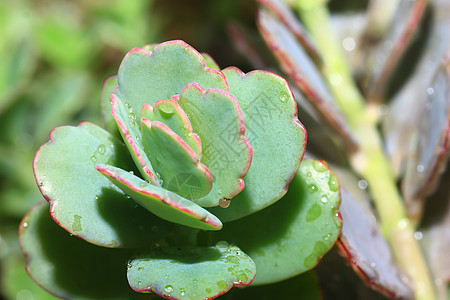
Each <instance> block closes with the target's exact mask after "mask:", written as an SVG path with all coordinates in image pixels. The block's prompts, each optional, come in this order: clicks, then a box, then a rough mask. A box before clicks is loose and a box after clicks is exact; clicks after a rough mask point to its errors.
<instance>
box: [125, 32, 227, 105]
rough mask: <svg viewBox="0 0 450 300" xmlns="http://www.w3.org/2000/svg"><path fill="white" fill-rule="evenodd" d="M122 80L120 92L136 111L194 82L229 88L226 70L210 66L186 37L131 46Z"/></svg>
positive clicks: (224, 88) (206, 86)
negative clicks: (151, 46) (148, 46)
mask: <svg viewBox="0 0 450 300" xmlns="http://www.w3.org/2000/svg"><path fill="white" fill-rule="evenodd" d="M118 81H119V89H118V90H117V94H118V95H119V96H120V98H121V99H122V100H123V101H125V102H128V103H129V105H130V107H131V109H133V110H134V111H140V110H141V108H142V106H143V105H144V104H145V103H148V104H150V105H153V104H154V103H155V102H156V101H158V100H161V99H170V98H171V97H172V96H173V95H177V94H179V93H180V92H181V90H182V89H183V88H184V87H185V86H186V85H187V84H189V83H191V82H197V83H198V84H199V85H200V86H201V87H202V88H204V89H209V88H218V89H221V90H224V91H228V86H227V82H226V80H225V78H224V76H223V74H222V73H221V72H220V71H218V70H215V69H210V68H208V67H207V66H206V62H205V60H204V59H203V57H202V56H201V54H200V53H198V52H197V51H196V50H195V49H194V48H192V47H191V46H189V45H188V44H186V43H185V42H183V41H169V42H165V43H162V44H159V45H158V46H156V47H155V48H154V49H153V51H147V50H144V49H137V48H136V49H133V50H131V51H130V52H128V54H127V55H126V56H125V58H124V60H123V61H122V64H121V65H120V68H119V73H118Z"/></svg>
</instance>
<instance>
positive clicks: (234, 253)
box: [128, 242, 256, 299]
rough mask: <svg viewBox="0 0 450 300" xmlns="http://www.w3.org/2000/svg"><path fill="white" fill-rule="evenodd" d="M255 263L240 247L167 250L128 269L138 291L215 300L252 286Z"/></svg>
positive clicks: (145, 256)
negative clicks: (238, 287)
mask: <svg viewBox="0 0 450 300" xmlns="http://www.w3.org/2000/svg"><path fill="white" fill-rule="evenodd" d="M255 272H256V268H255V264H254V262H253V261H252V259H251V258H250V257H249V256H248V255H247V254H245V253H244V252H242V251H241V250H240V249H239V248H238V247H236V246H232V245H229V244H228V243H226V242H218V243H217V245H216V246H215V247H202V248H185V249H180V248H178V249H172V248H170V249H163V250H160V251H158V252H156V251H154V252H152V253H150V254H148V255H143V256H141V257H139V258H136V259H134V260H132V261H131V263H130V264H129V266H128V282H129V283H130V286H131V287H132V288H133V289H134V290H135V291H137V292H154V293H156V294H158V295H160V296H162V297H164V298H168V299H213V298H215V297H217V296H220V295H222V294H224V293H226V292H227V291H228V290H230V289H231V288H232V287H233V286H246V285H249V284H250V283H251V282H252V281H253V278H254V277H255Z"/></svg>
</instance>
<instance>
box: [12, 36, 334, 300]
mask: <svg viewBox="0 0 450 300" xmlns="http://www.w3.org/2000/svg"><path fill="white" fill-rule="evenodd" d="M101 100H102V113H103V120H104V126H103V128H102V127H99V126H97V125H94V124H92V123H88V122H82V123H80V124H79V125H78V126H76V127H74V126H62V127H58V128H56V129H54V130H53V131H52V132H51V133H50V138H49V141H48V142H47V143H46V144H44V145H43V146H42V147H41V148H40V149H39V150H38V152H37V153H36V156H35V158H34V162H33V168H34V174H35V178H36V182H37V184H38V186H39V189H40V191H41V193H42V195H43V196H44V198H45V199H46V200H47V202H48V203H47V202H45V201H43V202H41V203H39V204H37V205H36V206H35V207H34V208H33V209H32V210H31V211H30V212H29V213H28V214H27V215H26V216H25V217H24V219H23V221H22V223H21V226H20V243H21V247H22V250H23V252H24V254H25V255H26V257H27V261H28V265H27V271H28V272H29V274H30V276H31V277H32V278H33V279H34V280H35V281H36V282H37V283H38V284H39V285H41V286H42V287H43V288H44V289H46V290H47V291H49V292H50V293H52V294H54V295H55V296H57V297H61V298H90V299H95V298H121V299H122V298H125V299H131V298H135V297H136V298H137V297H150V296H149V295H146V294H145V293H149V292H151V293H155V294H157V295H160V296H162V297H165V298H170V299H211V298H214V297H217V296H219V295H222V294H224V293H226V292H227V291H228V290H230V289H231V288H232V287H233V286H248V285H250V284H251V285H252V286H259V285H263V284H273V283H275V282H279V281H282V280H284V279H288V278H291V277H294V276H296V275H298V274H301V273H303V272H305V271H307V270H309V269H311V268H313V267H314V266H315V265H316V264H317V263H318V261H319V259H320V258H321V257H322V256H323V255H324V254H325V253H326V252H327V251H328V250H329V249H330V248H331V247H332V246H333V244H334V243H335V242H336V239H337V238H338V235H339V233H340V230H341V217H340V213H339V210H338V208H339V205H340V193H339V183H338V181H337V179H336V177H335V175H334V174H333V172H331V171H330V169H329V167H328V165H327V164H326V163H325V162H323V161H320V160H311V159H307V160H304V161H303V162H302V158H303V155H304V151H305V146H306V131H305V129H304V127H303V125H302V124H301V123H300V121H299V120H298V118H297V105H296V102H295V100H294V97H293V94H292V92H291V90H290V88H289V86H288V84H287V82H286V81H285V80H284V79H283V78H281V77H280V76H278V75H275V74H273V73H270V72H267V71H252V72H249V73H247V74H245V73H243V72H242V71H240V70H239V69H237V68H235V67H229V68H226V69H224V70H219V68H218V66H217V64H216V63H215V62H214V61H213V60H212V58H210V57H209V56H208V55H206V54H203V55H202V54H200V53H198V52H197V51H196V50H194V49H193V48H192V47H191V46H189V45H188V44H186V43H184V42H182V41H169V42H165V43H162V44H159V45H150V46H146V47H144V49H133V50H131V51H130V52H129V53H128V54H127V55H126V56H125V58H124V60H123V61H122V64H121V65H120V68H119V71H118V74H117V75H115V76H111V77H109V78H107V80H106V81H105V84H104V89H103V93H102V99H101ZM288 187H289V191H288ZM49 211H50V214H49ZM125 274H126V275H125ZM125 276H126V277H125ZM127 279H128V282H127ZM292 280H294V282H296V284H299V283H300V282H302V286H303V287H305V289H307V287H309V288H312V290H313V292H312V293H313V294H314V293H315V295H316V297H317V293H316V292H317V291H318V288H317V282H316V281H315V280H314V279H311V277H308V276H306V277H302V278H297V277H296V278H295V279H292ZM311 280H312V281H311ZM311 282H313V284H311ZM270 286H272V285H270ZM276 289H277V288H276ZM233 290H236V289H233ZM254 291H255V293H258V292H257V288H256V289H255V290H254ZM136 292H139V293H144V294H139V293H136ZM233 293H237V295H239V293H246V290H245V289H244V290H237V291H233ZM242 295H245V294H241V296H242Z"/></svg>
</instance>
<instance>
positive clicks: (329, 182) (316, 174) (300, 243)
mask: <svg viewBox="0 0 450 300" xmlns="http://www.w3.org/2000/svg"><path fill="white" fill-rule="evenodd" d="M339 204H340V196H339V184H338V182H337V179H336V177H335V176H334V174H333V173H332V172H331V171H330V170H329V169H328V166H327V165H326V164H325V163H324V162H322V161H312V160H305V161H303V162H302V164H301V165H300V169H299V171H298V173H297V174H296V176H295V177H294V179H293V180H292V182H291V185H290V188H289V191H288V192H287V194H286V195H285V196H284V197H283V198H282V199H281V200H280V201H278V202H277V203H275V204H273V205H271V206H269V207H268V208H266V209H264V210H262V211H260V212H258V213H256V214H253V215H251V216H248V217H246V218H243V219H240V220H237V221H234V222H230V223H228V224H226V226H225V227H224V229H223V230H222V231H220V232H217V233H214V234H209V238H212V239H213V240H216V241H219V240H224V239H227V240H229V241H230V242H232V243H236V244H239V246H240V247H241V249H242V250H243V251H245V252H246V253H248V255H249V256H250V257H251V258H252V259H253V261H254V262H255V264H256V267H257V269H258V272H257V274H256V278H255V281H254V282H253V284H266V283H271V282H276V281H280V280H284V279H287V278H290V277H292V276H295V275H297V274H300V273H303V272H305V271H307V270H309V269H311V268H313V267H314V266H315V265H316V264H317V263H318V261H319V259H320V258H321V257H322V256H323V255H324V254H325V253H326V252H327V251H328V250H329V249H330V248H331V247H332V246H333V245H334V243H335V241H336V239H337V238H338V236H339V233H340V229H341V225H342V222H341V218H340V215H339V212H338V207H339Z"/></svg>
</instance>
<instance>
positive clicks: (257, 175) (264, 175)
mask: <svg viewBox="0 0 450 300" xmlns="http://www.w3.org/2000/svg"><path fill="white" fill-rule="evenodd" d="M223 73H224V74H225V76H226V78H227V81H228V84H229V86H230V91H231V93H232V94H233V95H234V96H235V97H236V99H237V100H238V102H239V105H240V107H241V109H242V115H243V116H244V122H245V128H246V134H245V135H246V136H247V138H248V140H249V141H250V143H251V145H252V147H253V159H252V164H251V166H250V170H249V171H248V174H247V176H245V189H244V190H243V191H242V192H241V193H240V194H239V195H237V196H236V197H235V198H234V199H233V200H232V201H231V205H230V206H229V207H228V208H226V209H220V208H215V209H213V210H212V211H213V212H214V214H217V215H218V216H220V218H221V219H222V220H224V221H230V220H236V219H239V218H241V217H243V216H246V215H249V214H251V213H253V212H256V211H258V210H261V209H263V208H264V207H267V206H269V205H271V204H272V203H274V202H276V201H277V200H278V199H280V198H281V197H283V195H284V194H285V193H286V191H287V188H288V185H289V182H290V181H291V180H292V178H293V177H294V175H295V173H296V172H297V170H298V167H299V165H300V162H301V159H302V158H303V153H304V152H305V147H306V131H305V129H304V127H303V125H302V124H301V123H300V121H299V120H298V119H297V105H296V103H295V100H294V97H293V95H292V93H291V90H290V89H289V86H288V84H287V83H286V81H285V80H284V79H283V78H281V77H280V76H278V75H275V74H273V73H270V72H265V71H253V72H250V73H248V74H244V73H242V72H241V71H240V70H239V69H237V68H227V69H225V70H224V71H223ZM205 164H206V165H207V166H208V167H209V165H208V164H207V163H206V162H205ZM211 172H212V170H211ZM213 174H214V173H213Z"/></svg>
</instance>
